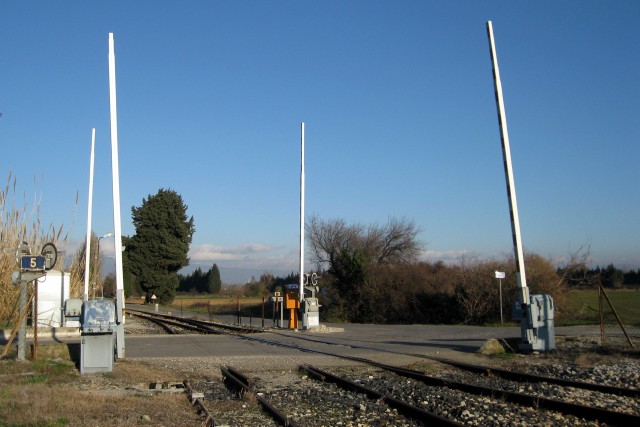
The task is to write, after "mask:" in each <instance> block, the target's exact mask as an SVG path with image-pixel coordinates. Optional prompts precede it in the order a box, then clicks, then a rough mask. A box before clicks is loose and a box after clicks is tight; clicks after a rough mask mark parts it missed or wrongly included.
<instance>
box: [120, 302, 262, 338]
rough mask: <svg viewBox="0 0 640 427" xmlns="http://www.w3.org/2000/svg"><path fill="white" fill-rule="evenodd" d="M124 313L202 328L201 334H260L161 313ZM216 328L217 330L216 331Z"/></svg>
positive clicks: (234, 326) (226, 325)
mask: <svg viewBox="0 0 640 427" xmlns="http://www.w3.org/2000/svg"><path fill="white" fill-rule="evenodd" d="M126 311H127V312H128V313H130V314H132V315H134V316H135V315H138V316H140V317H144V318H146V319H151V318H156V319H158V318H160V319H165V320H167V321H168V322H170V321H174V322H180V323H185V324H189V325H192V326H196V327H200V328H202V330H201V332H204V333H207V332H209V333H213V334H220V335H223V334H228V333H230V332H229V331H233V332H235V333H256V332H262V329H256V328H248V327H245V326H236V325H228V324H226V323H220V322H210V321H206V320H200V319H193V318H183V317H177V316H171V315H168V314H161V313H150V312H148V311H142V310H132V309H130V308H127V309H126ZM216 328H217V329H216ZM220 329H222V330H223V331H224V332H222V331H220Z"/></svg>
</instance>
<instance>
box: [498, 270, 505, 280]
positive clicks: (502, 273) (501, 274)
mask: <svg viewBox="0 0 640 427" xmlns="http://www.w3.org/2000/svg"><path fill="white" fill-rule="evenodd" d="M504 276H505V274H504V271H496V279H504Z"/></svg>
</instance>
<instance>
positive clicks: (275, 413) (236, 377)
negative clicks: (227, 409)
mask: <svg viewBox="0 0 640 427" xmlns="http://www.w3.org/2000/svg"><path fill="white" fill-rule="evenodd" d="M220 371H221V372H222V376H223V382H224V383H225V384H227V382H228V381H230V382H231V386H232V387H233V388H235V389H236V390H239V391H240V393H241V394H246V393H247V392H251V393H252V394H253V395H254V396H255V399H256V400H257V401H258V403H260V405H262V407H263V408H264V409H265V410H266V411H267V412H268V413H269V414H270V415H271V417H273V419H274V420H276V421H277V422H279V423H280V424H282V425H283V426H285V427H299V426H298V424H297V423H296V422H295V421H293V420H290V419H289V418H287V416H286V415H284V414H283V413H282V412H280V411H279V410H278V409H277V408H275V407H274V406H273V405H272V404H271V403H270V402H269V401H268V400H267V399H265V398H264V397H262V396H260V395H258V393H257V392H256V390H255V389H254V387H253V380H250V379H249V378H248V377H246V376H245V375H243V374H241V373H240V372H238V371H237V370H236V369H233V368H230V367H228V366H221V367H220Z"/></svg>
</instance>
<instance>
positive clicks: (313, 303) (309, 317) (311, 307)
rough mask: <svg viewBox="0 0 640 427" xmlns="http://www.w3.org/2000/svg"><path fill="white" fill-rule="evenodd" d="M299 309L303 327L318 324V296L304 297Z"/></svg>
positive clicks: (315, 326) (306, 327) (309, 327)
mask: <svg viewBox="0 0 640 427" xmlns="http://www.w3.org/2000/svg"><path fill="white" fill-rule="evenodd" d="M301 311H302V325H303V328H305V329H311V328H317V327H319V326H320V304H318V298H305V299H304V301H302V306H301Z"/></svg>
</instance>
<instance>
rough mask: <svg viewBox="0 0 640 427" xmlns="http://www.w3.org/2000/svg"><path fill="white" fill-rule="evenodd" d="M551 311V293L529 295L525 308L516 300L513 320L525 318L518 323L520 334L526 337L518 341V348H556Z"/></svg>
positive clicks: (547, 349) (537, 349) (540, 349)
mask: <svg viewBox="0 0 640 427" xmlns="http://www.w3.org/2000/svg"><path fill="white" fill-rule="evenodd" d="M526 310H528V312H527V311H526ZM553 311H554V306H553V298H551V295H530V296H529V304H528V305H527V306H526V309H525V310H523V306H522V305H521V304H520V303H519V302H516V305H515V306H514V310H513V318H514V320H526V321H523V322H521V324H520V325H521V329H522V336H523V337H527V340H526V341H524V342H522V343H520V350H523V351H550V350H555V349H556V332H555V326H554V323H553Z"/></svg>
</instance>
